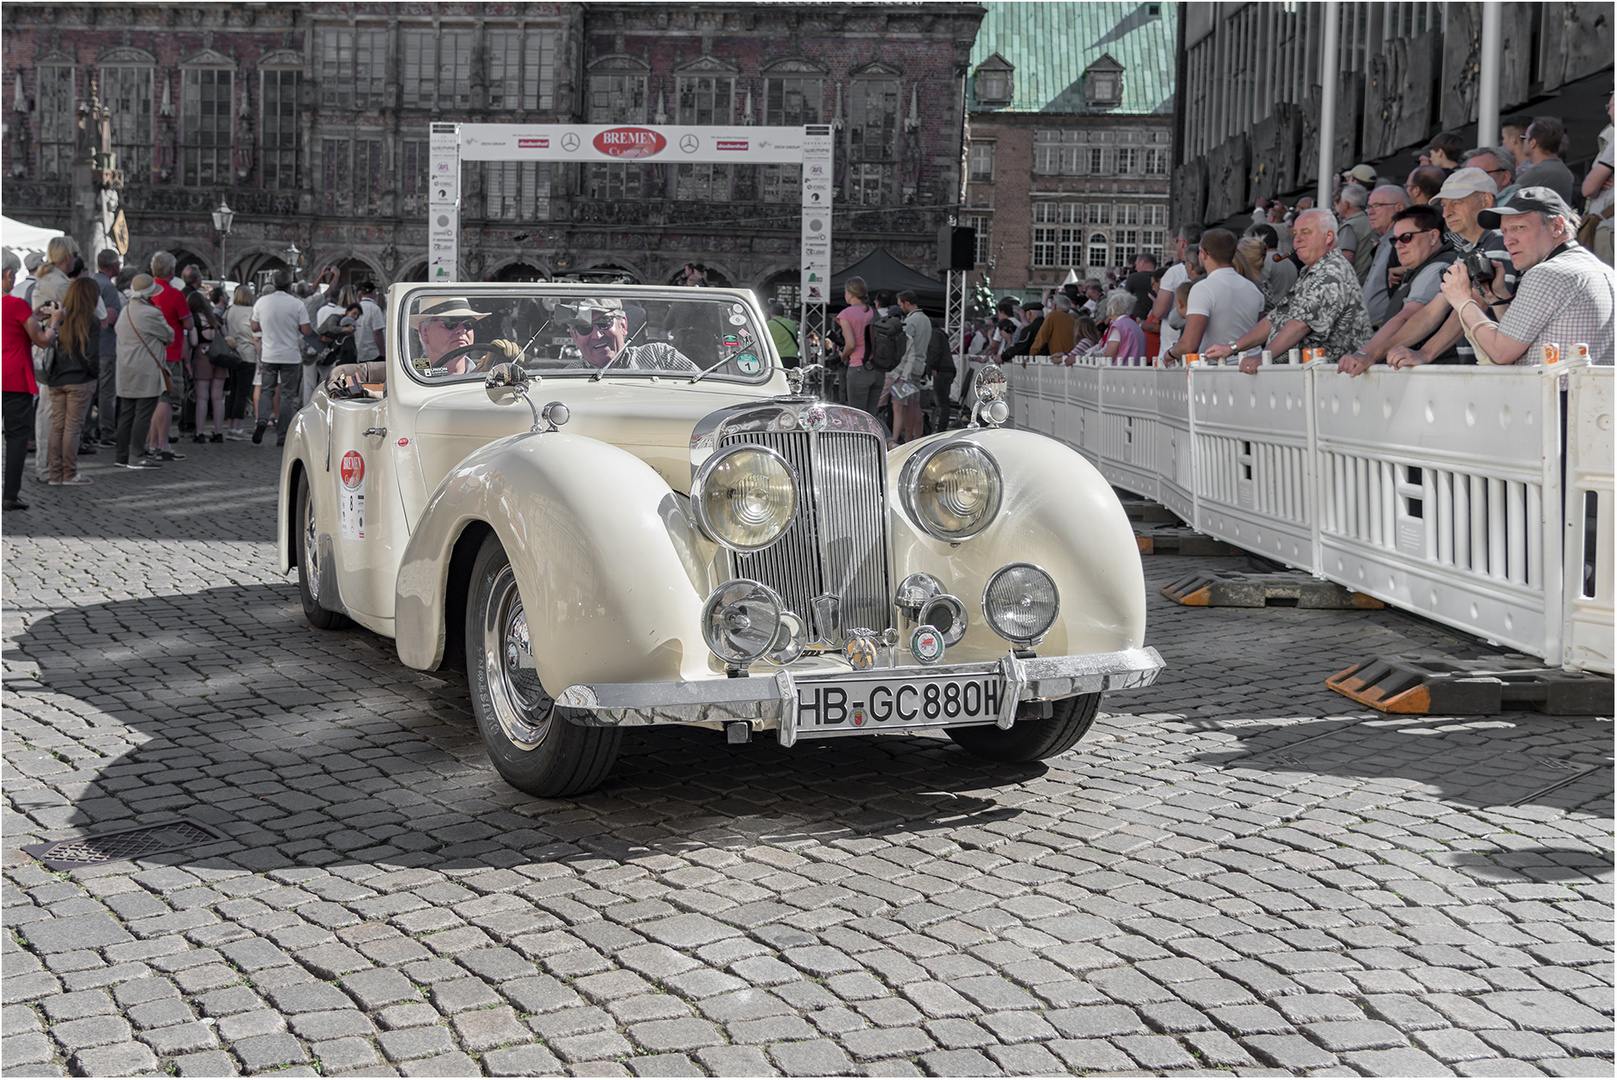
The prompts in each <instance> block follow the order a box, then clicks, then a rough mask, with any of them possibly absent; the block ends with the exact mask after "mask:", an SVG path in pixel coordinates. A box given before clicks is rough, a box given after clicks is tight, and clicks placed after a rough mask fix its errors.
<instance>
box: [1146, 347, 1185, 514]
mask: <svg viewBox="0 0 1617 1080" xmlns="http://www.w3.org/2000/svg"><path fill="white" fill-rule="evenodd" d="M1152 374H1153V375H1155V377H1156V378H1155V381H1156V404H1157V450H1156V455H1157V457H1156V460H1157V501H1158V502H1160V503H1161V504H1162V505H1163V506H1166V507H1167V508H1168V509H1169V510H1172V511H1173V512H1174V513H1176V514H1178V515H1179V516H1180V518H1182V519H1183V520H1185V521H1187V522H1190V523H1192V524H1194V523H1195V521H1196V452H1195V442H1194V440H1192V439H1191V436H1190V373H1189V372H1188V371H1186V370H1185V369H1184V368H1183V367H1171V368H1158V369H1156V370H1155V371H1154V372H1153V373H1152Z"/></svg>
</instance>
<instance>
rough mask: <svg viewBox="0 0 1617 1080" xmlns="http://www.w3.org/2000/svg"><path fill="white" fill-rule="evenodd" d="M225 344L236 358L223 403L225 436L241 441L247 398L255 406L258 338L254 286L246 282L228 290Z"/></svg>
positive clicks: (256, 406) (245, 433)
mask: <svg viewBox="0 0 1617 1080" xmlns="http://www.w3.org/2000/svg"><path fill="white" fill-rule="evenodd" d="M224 324H225V329H224V333H225V344H227V345H229V346H230V348H231V349H232V350H234V352H235V355H236V356H237V357H238V360H237V362H236V364H235V370H234V372H233V373H232V376H231V382H230V401H229V403H228V404H227V405H226V407H225V415H226V416H227V417H229V429H228V430H227V431H226V432H225V438H226V439H228V440H229V441H231V442H241V441H242V440H244V439H246V438H247V432H246V431H245V430H243V426H244V424H245V423H246V416H247V401H248V399H249V398H251V399H252V403H253V410H254V412H255V414H256V412H257V410H258V396H257V394H258V391H257V389H256V386H255V381H256V380H257V378H258V339H257V338H256V337H255V336H254V334H253V290H252V287H251V286H248V285H237V286H236V291H235V292H234V293H232V294H231V304H230V306H229V307H228V308H226V309H225V318H224Z"/></svg>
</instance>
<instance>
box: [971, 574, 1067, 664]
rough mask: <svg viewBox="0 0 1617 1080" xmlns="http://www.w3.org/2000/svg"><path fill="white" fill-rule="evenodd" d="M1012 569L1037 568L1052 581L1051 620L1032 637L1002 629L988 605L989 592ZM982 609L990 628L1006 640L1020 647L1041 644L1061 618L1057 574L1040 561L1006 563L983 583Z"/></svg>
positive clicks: (1026, 647) (1046, 578)
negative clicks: (1013, 635) (1015, 635)
mask: <svg viewBox="0 0 1617 1080" xmlns="http://www.w3.org/2000/svg"><path fill="white" fill-rule="evenodd" d="M1012 570H1037V571H1038V572H1039V573H1041V574H1043V575H1044V577H1045V580H1047V581H1049V582H1050V592H1051V593H1052V594H1053V595H1054V597H1055V603H1054V606H1053V607H1051V609H1050V621H1049V622H1047V623H1045V624H1044V627H1043V629H1041V630H1040V631H1039V632H1038V633H1037V634H1034V635H1033V636H1032V637H1012V636H1011V635H1009V634H1007V633H1005V632H1004V631H1003V630H1001V629H1000V625H999V623H998V622H996V621H995V619H994V615H993V612H992V611H990V610H989V607H988V594H989V593H990V592H992V591H993V589H994V585H995V584H996V583H997V582H998V581H999V579H1000V578H1002V577H1004V576H1005V575H1006V574H1007V573H1009V572H1010V571H1012ZM982 609H983V621H984V622H986V623H987V624H988V628H989V629H990V630H992V631H993V632H994V633H996V634H998V635H999V636H1000V637H1002V638H1004V639H1005V640H1006V641H1009V642H1010V643H1011V644H1012V645H1016V646H1018V647H1019V648H1024V649H1031V648H1033V646H1035V645H1037V644H1039V642H1041V641H1043V640H1044V639H1045V638H1047V637H1049V636H1050V631H1051V629H1052V628H1053V627H1054V626H1055V624H1056V620H1057V619H1059V618H1061V587H1060V586H1059V585H1057V584H1056V579H1055V576H1054V575H1053V574H1051V573H1050V571H1048V570H1046V569H1045V568H1044V567H1042V566H1040V565H1039V564H1038V563H1033V562H1011V563H1006V564H1005V565H1004V566H1002V567H1000V568H999V569H998V570H995V571H994V572H993V573H992V574H989V575H988V580H987V581H986V582H984V583H983V596H982Z"/></svg>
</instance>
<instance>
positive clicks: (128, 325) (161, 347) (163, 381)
mask: <svg viewBox="0 0 1617 1080" xmlns="http://www.w3.org/2000/svg"><path fill="white" fill-rule="evenodd" d="M158 288H159V286H158V284H157V282H156V281H154V280H152V276H151V275H150V274H136V275H135V280H134V281H132V282H130V283H129V292H128V293H127V296H128V298H129V303H128V304H127V305H125V307H124V310H123V314H121V315H119V316H118V440H117V447H116V448H115V449H114V450H113V458H114V464H116V465H117V466H118V468H120V469H156V468H160V467H161V465H160V464H159V463H158V462H156V461H153V460H152V459H151V458H149V457H146V456H145V455H144V454H142V455H141V456H140V457H137V458H136V459H135V460H133V461H131V460H130V459H129V444H130V443H131V442H132V441H134V438H135V432H137V431H138V432H140V438H141V439H142V440H144V439H145V437H146V432H147V430H148V429H150V427H151V425H152V414H153V413H154V412H155V411H156V410H157V399H158V398H160V397H162V396H163V394H165V393H168V392H171V389H170V388H171V386H172V383H171V382H170V379H169V374H168V369H167V368H166V367H164V365H163V357H164V354H165V352H166V350H167V348H168V344H169V342H171V341H173V340H174V328H173V327H171V326H170V325H169V323H168V319H166V318H165V317H164V316H163V313H162V312H161V311H159V310H158V309H157V306H156V305H154V304H153V303H152V297H154V296H156V295H157V291H158Z"/></svg>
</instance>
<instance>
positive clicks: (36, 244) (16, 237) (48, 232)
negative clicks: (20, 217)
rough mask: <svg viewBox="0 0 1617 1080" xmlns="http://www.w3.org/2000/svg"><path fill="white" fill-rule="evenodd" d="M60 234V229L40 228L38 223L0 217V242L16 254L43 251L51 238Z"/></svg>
mask: <svg viewBox="0 0 1617 1080" xmlns="http://www.w3.org/2000/svg"><path fill="white" fill-rule="evenodd" d="M61 235H62V232H61V230H60V229H42V228H40V227H39V226H38V225H28V224H25V223H23V222H21V221H15V220H13V219H11V218H8V217H0V244H4V245H5V246H6V247H8V248H10V249H11V250H12V251H15V252H16V253H17V254H18V255H21V254H22V253H23V252H25V251H44V250H45V247H46V245H48V244H49V243H50V242H51V240H52V239H53V238H55V237H58V236H61Z"/></svg>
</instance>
